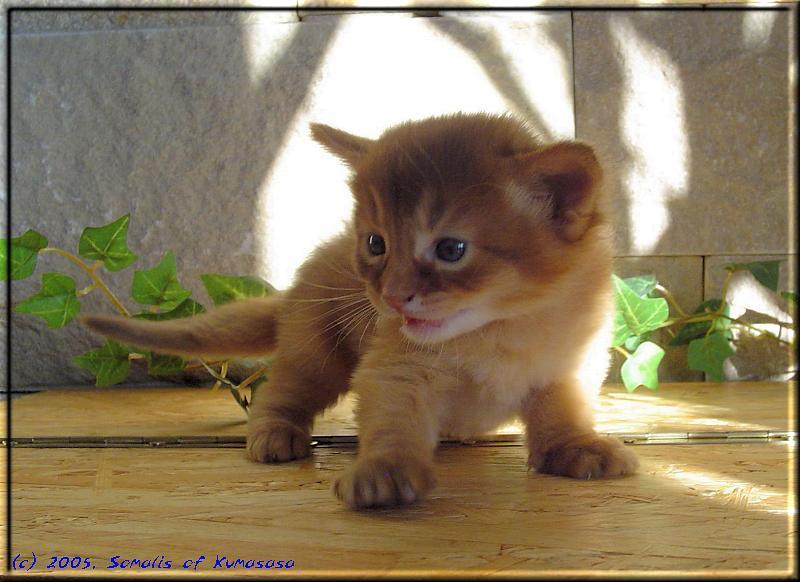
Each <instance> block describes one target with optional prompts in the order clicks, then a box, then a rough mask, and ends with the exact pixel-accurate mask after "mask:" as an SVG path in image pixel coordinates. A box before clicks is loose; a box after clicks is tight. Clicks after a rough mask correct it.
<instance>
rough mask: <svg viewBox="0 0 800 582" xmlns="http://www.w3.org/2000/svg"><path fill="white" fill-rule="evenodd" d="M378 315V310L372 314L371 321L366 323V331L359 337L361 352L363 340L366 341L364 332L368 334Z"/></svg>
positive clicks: (359, 351)
mask: <svg viewBox="0 0 800 582" xmlns="http://www.w3.org/2000/svg"><path fill="white" fill-rule="evenodd" d="M377 317H378V312H377V311H376V312H374V313H373V314H372V315H370V317H369V321H368V322H367V323H366V325H364V331H362V332H361V337H360V338H358V353H359V354H360V353H361V342H363V341H364V334H366V333H367V331H368V330H369V328H370V327H371V326H372V325H373V324H374V323H375V319H376V318H377Z"/></svg>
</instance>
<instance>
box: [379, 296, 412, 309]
mask: <svg viewBox="0 0 800 582" xmlns="http://www.w3.org/2000/svg"><path fill="white" fill-rule="evenodd" d="M412 299H414V295H384V296H383V300H384V301H385V302H386V304H387V305H388V306H389V307H391V308H392V309H394V310H395V311H400V312H402V311H403V308H404V307H405V306H406V305H408V303H409V302H410V301H411V300H412Z"/></svg>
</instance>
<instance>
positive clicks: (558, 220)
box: [515, 142, 603, 241]
mask: <svg viewBox="0 0 800 582" xmlns="http://www.w3.org/2000/svg"><path fill="white" fill-rule="evenodd" d="M515 159H516V161H517V162H518V163H519V164H521V166H522V167H521V168H520V167H519V166H518V168H519V169H520V171H521V173H522V174H523V176H524V177H525V178H524V181H525V182H527V183H528V184H530V185H531V187H532V189H533V190H534V191H535V193H536V195H539V196H540V195H541V190H542V188H544V190H545V191H546V193H547V195H548V196H549V197H550V208H551V210H552V213H551V219H552V220H553V221H554V222H555V224H556V228H557V229H558V231H559V234H560V235H561V236H562V237H563V238H564V239H566V240H569V241H576V240H578V239H580V238H581V237H582V236H583V234H584V233H585V232H586V230H587V229H588V228H589V226H590V225H591V223H592V220H593V219H594V218H595V215H596V210H597V203H598V197H599V194H600V187H599V186H600V181H601V180H602V177H603V171H602V169H601V168H600V164H599V163H598V162H597V158H596V157H595V155H594V151H593V150H592V148H591V147H589V146H588V145H586V144H583V143H580V142H561V143H557V144H554V145H550V146H545V147H544V148H543V149H541V150H538V151H536V152H531V153H525V154H518V155H517V156H515Z"/></svg>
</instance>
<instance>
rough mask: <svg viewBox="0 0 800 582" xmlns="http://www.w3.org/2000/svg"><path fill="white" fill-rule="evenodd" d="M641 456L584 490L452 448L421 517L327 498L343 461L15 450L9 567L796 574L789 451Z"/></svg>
mask: <svg viewBox="0 0 800 582" xmlns="http://www.w3.org/2000/svg"><path fill="white" fill-rule="evenodd" d="M636 451H637V452H638V453H639V455H640V458H641V461H642V466H641V470H640V472H639V473H638V474H637V475H634V476H631V477H627V478H623V479H613V480H597V481H577V480H571V479H567V478H560V477H552V476H546V475H538V474H535V473H532V472H528V471H526V469H525V450H524V448H523V447H520V446H466V445H465V446H458V447H451V448H445V449H442V450H440V451H439V453H438V454H437V471H438V482H439V483H438V486H437V488H436V489H435V490H434V491H433V493H432V495H431V497H430V498H429V499H428V500H426V501H424V502H422V503H419V504H417V505H414V506H410V507H407V508H404V509H387V510H378V511H368V512H360V513H356V512H351V511H348V510H346V509H345V508H344V507H342V506H341V505H340V504H339V503H338V501H337V500H336V499H335V498H334V497H333V496H332V494H331V493H330V487H331V482H332V479H333V478H334V477H335V476H336V475H337V474H339V472H340V471H341V470H342V469H343V468H344V467H345V466H346V465H348V464H349V463H351V462H352V461H353V459H354V452H353V451H351V450H347V451H338V450H334V449H318V450H316V451H315V452H314V455H313V456H312V457H311V458H309V459H306V460H303V461H298V462H293V463H289V464H282V465H259V464H255V463H251V462H249V461H247V460H246V459H245V457H244V453H243V451H241V450H220V449H213V450H211V449H207V450H197V449H194V450H174V449H173V450H157V449H150V450H148V449H19V450H14V451H13V455H14V463H13V475H12V477H13V480H12V482H13V506H12V507H13V513H12V527H13V538H12V540H13V541H12V551H13V552H14V553H16V552H20V553H23V554H25V553H27V554H30V552H32V551H33V552H36V553H37V555H38V556H40V557H44V558H46V557H49V556H51V555H64V556H82V557H89V558H90V559H91V561H92V563H93V564H94V565H95V566H96V570H95V571H94V573H104V574H107V573H109V572H112V573H116V572H118V570H107V569H106V566H107V565H108V563H109V559H110V557H111V556H114V555H120V556H122V559H131V558H139V559H148V558H153V557H159V556H161V555H164V556H165V557H166V558H168V559H170V560H171V561H172V562H173V569H172V570H170V572H172V573H175V572H176V571H178V570H181V569H182V568H181V565H182V562H183V561H185V560H187V559H190V558H191V559H196V558H197V556H198V555H200V554H203V555H205V556H206V557H207V560H209V561H210V562H211V563H208V562H207V563H206V564H205V565H204V566H203V567H202V568H200V570H202V571H204V572H205V573H208V574H210V573H215V572H216V573H219V572H220V570H214V569H213V568H212V567H211V566H212V565H213V562H214V557H215V555H216V554H220V555H226V556H228V557H241V558H242V559H244V560H248V559H253V560H257V559H263V560H267V559H276V560H277V559H283V560H288V559H292V560H294V561H295V564H296V565H295V567H294V568H293V569H292V570H291V571H289V572H288V573H294V574H305V575H309V574H323V573H328V574H339V575H345V574H349V575H354V574H378V573H380V574H408V575H411V574H417V575H418V574H424V573H429V574H440V575H453V574H462V575H463V574H503V575H511V574H515V575H536V576H543V575H559V576H564V575H577V574H605V575H609V574H613V573H617V574H624V575H629V574H638V575H668V574H671V573H675V574H678V573H680V574H690V575H708V576H718V575H727V576H731V575H746V574H748V573H749V574H750V575H752V574H754V573H757V574H763V575H766V576H775V575H783V576H785V575H787V574H788V573H790V571H791V568H792V567H793V564H794V548H793V547H791V546H790V544H792V543H793V540H794V533H795V521H794V518H793V515H794V511H795V504H796V501H795V498H794V496H793V495H792V494H791V493H790V492H791V491H792V488H793V484H792V483H789V481H788V478H789V475H790V473H792V471H791V470H792V469H793V466H794V465H793V464H794V452H793V449H792V448H790V447H789V446H787V445H786V444H785V443H784V444H759V445H752V444H729V445H682V446H679V445H664V446H658V445H654V446H642V447H636ZM45 571H46V570H44V567H43V566H41V567H37V569H36V572H45ZM226 573H228V574H230V573H236V574H254V575H257V576H264V575H265V574H267V572H265V571H264V570H244V569H237V570H236V571H235V572H233V571H228V572H226ZM270 573H271V574H274V573H275V572H270Z"/></svg>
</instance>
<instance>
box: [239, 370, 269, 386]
mask: <svg viewBox="0 0 800 582" xmlns="http://www.w3.org/2000/svg"><path fill="white" fill-rule="evenodd" d="M267 369H268V367H267V366H262V367H261V368H259V369H258V370H256V371H255V372H253V373H252V374H250V375H249V376H248V377H247V378H245V379H244V380H242V381H241V382H240V383H239V389H242V388H247V387H248V386H250V384H252V383H253V382H254V381H255V380H256V378H258V377H259V376H261V375H262V374H263V373H264V372H266V371H267Z"/></svg>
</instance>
